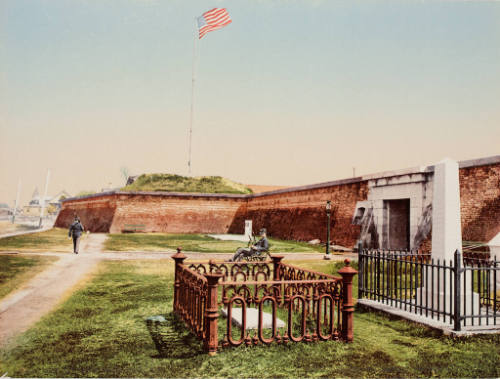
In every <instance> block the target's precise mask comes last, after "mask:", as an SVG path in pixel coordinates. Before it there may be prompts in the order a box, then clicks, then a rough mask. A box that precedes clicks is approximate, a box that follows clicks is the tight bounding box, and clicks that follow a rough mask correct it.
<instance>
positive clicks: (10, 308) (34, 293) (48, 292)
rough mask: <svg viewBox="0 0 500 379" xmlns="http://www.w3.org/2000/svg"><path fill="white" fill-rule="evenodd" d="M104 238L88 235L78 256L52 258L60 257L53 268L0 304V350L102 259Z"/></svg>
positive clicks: (64, 255) (59, 300) (59, 299)
mask: <svg viewBox="0 0 500 379" xmlns="http://www.w3.org/2000/svg"><path fill="white" fill-rule="evenodd" d="M106 238H107V236H106V235H105V234H90V235H87V236H86V237H85V238H84V239H83V240H82V243H81V247H80V251H81V253H80V254H78V255H76V254H68V253H66V254H64V253H61V254H53V255H57V256H58V257H59V259H58V260H57V261H56V262H55V263H54V264H52V265H51V266H50V267H49V268H48V269H46V270H45V271H43V272H41V273H40V274H38V275H37V276H35V277H34V278H33V279H32V280H31V281H29V282H28V283H27V284H26V285H25V286H24V287H23V288H21V289H20V290H19V291H16V292H14V293H12V294H11V295H10V296H7V297H6V298H5V299H3V300H2V301H0V346H2V345H5V344H7V343H8V342H9V341H10V340H11V339H12V337H14V336H15V335H17V334H19V333H22V332H23V331H25V330H27V329H28V328H29V327H30V326H31V325H32V324H33V323H35V322H36V321H38V320H39V319H40V318H41V317H43V316H44V315H45V314H46V313H48V312H49V311H50V310H51V309H52V308H54V307H55V306H56V305H57V304H58V303H60V302H61V301H62V300H64V299H65V297H66V296H69V294H71V292H72V291H71V290H72V288H73V287H74V286H75V285H76V284H78V282H80V281H81V280H82V279H83V278H84V277H85V275H87V274H89V273H90V272H91V271H92V269H93V268H94V267H95V266H96V263H97V262H98V261H100V260H101V259H102V254H100V252H101V251H102V244H103V243H104V241H105V240H106ZM51 255H52V254H51Z"/></svg>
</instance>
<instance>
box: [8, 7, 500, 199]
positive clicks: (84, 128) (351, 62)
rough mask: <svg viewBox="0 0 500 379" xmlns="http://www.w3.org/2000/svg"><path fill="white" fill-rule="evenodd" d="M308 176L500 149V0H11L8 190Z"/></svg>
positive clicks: (291, 181) (24, 194)
mask: <svg viewBox="0 0 500 379" xmlns="http://www.w3.org/2000/svg"><path fill="white" fill-rule="evenodd" d="M213 7H225V8H227V10H228V12H229V14H230V16H231V18H232V20H233V22H232V23H231V24H230V25H229V26H227V27H225V28H223V29H220V30H217V31H214V32H211V33H208V34H207V35H206V36H205V37H204V38H203V39H202V40H201V41H198V44H197V51H198V59H197V62H198V64H197V69H196V82H195V96H194V124H193V145H192V146H193V155H192V168H193V170H192V174H193V175H195V176H200V175H220V176H223V177H227V178H230V179H233V180H235V181H238V182H241V183H247V184H265V185H304V184H312V183H318V182H323V181H329V180H335V179H343V178H348V177H351V176H352V175H353V167H354V168H355V173H356V175H364V174H371V173H376V172H380V171H385V170H392V169H400V168H406V167H413V166H421V165H428V164H433V163H435V162H437V161H439V160H441V159H443V158H444V157H451V158H453V159H456V160H465V159H473V158H480V157H487V156H492V155H497V154H500V64H499V62H500V2H495V1H421V0H420V1H406V0H400V1H382V0H380V1H372V0H358V1H357V0H347V1H340V0H338V1H336V0H332V1H320V0H308V1H306V0H288V1H285V0H276V1H272V0H268V1H258V0H254V1H251V0H233V1H212V2H209V1H206V0H204V1H185V0H169V1H167V0H164V1H156V0H119V1H118V0H2V1H0V203H1V202H7V203H9V204H10V205H12V204H13V203H14V200H15V197H16V189H17V187H18V181H19V180H20V181H21V192H20V194H21V204H25V203H26V202H27V201H28V200H29V199H30V198H31V195H32V193H33V191H34V189H35V187H38V189H39V192H41V193H43V191H44V186H45V178H46V173H47V170H48V169H50V172H51V174H50V181H49V188H48V193H49V195H50V194H56V193H57V192H59V191H61V190H66V191H67V192H69V193H70V194H71V195H74V194H76V193H78V192H80V191H83V190H93V191H99V190H101V189H102V188H106V187H119V186H122V185H123V177H122V173H121V168H122V167H126V168H127V169H128V172H129V173H130V174H135V175H137V174H141V173H153V172H166V173H177V174H181V175H185V174H187V161H188V129H189V115H190V106H191V76H192V63H193V41H194V37H195V35H196V23H195V19H196V17H197V16H200V15H201V14H202V13H203V12H205V11H207V10H209V9H211V8H213Z"/></svg>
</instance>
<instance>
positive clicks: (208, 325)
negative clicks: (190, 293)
mask: <svg viewBox="0 0 500 379" xmlns="http://www.w3.org/2000/svg"><path fill="white" fill-rule="evenodd" d="M222 276H223V274H222V272H220V271H218V272H214V273H209V274H205V277H206V278H207V281H208V293H207V300H206V301H207V303H206V306H205V338H204V340H203V347H204V348H205V351H207V352H208V355H215V354H217V344H218V342H219V340H218V335H217V319H218V318H219V309H218V306H217V295H218V293H217V283H218V282H219V279H220V278H222Z"/></svg>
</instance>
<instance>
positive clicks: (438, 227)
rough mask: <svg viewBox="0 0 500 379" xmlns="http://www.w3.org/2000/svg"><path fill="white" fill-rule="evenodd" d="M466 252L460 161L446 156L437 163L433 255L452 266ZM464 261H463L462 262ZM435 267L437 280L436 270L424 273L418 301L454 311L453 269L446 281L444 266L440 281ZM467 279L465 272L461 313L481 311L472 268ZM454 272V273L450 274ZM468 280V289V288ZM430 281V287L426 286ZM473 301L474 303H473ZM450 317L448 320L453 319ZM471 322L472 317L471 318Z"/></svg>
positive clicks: (461, 281) (433, 213)
mask: <svg viewBox="0 0 500 379" xmlns="http://www.w3.org/2000/svg"><path fill="white" fill-rule="evenodd" d="M456 250H459V251H460V252H462V227H461V222H460V185H459V177H458V163H457V162H455V161H453V160H451V159H449V158H446V159H444V160H442V161H441V162H439V163H437V164H436V165H435V166H434V184H433V198H432V258H433V259H434V263H435V264H437V263H438V260H439V264H440V265H443V263H444V262H446V265H447V266H449V265H450V261H451V262H454V255H455V251H456ZM460 264H462V262H460ZM433 270H434V275H433V276H434V282H432V272H431V270H430V269H429V271H428V275H426V273H425V271H424V272H423V277H422V283H424V287H422V288H421V289H419V290H418V291H417V296H416V299H415V301H416V304H418V305H423V306H428V307H431V305H432V304H434V308H435V309H437V308H438V306H437V305H438V304H439V310H440V311H446V312H451V311H453V310H454V297H450V294H451V293H453V291H454V284H453V283H450V278H451V277H453V274H452V271H451V270H449V269H446V277H447V280H446V282H443V269H440V282H439V286H438V282H437V269H433ZM467 274H468V275H467V276H466V279H464V275H463V274H462V275H461V278H460V279H461V280H460V287H461V288H460V304H461V314H462V315H468V314H471V309H472V307H473V308H474V314H478V313H479V295H478V294H477V293H475V292H472V284H471V280H470V279H471V275H470V271H469V272H468V273H467ZM450 275H451V276H450ZM464 280H466V281H467V283H466V284H465V288H466V290H465V291H464ZM425 283H427V285H428V287H425ZM465 300H466V301H465ZM471 300H473V305H472V304H471ZM449 321H450V320H449V318H448V317H447V318H446V322H449ZM467 321H468V322H467V324H469V323H470V319H469V320H467Z"/></svg>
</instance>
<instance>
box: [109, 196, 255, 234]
mask: <svg viewBox="0 0 500 379" xmlns="http://www.w3.org/2000/svg"><path fill="white" fill-rule="evenodd" d="M116 196H117V200H116V201H117V210H116V213H115V218H114V220H113V224H112V226H111V228H110V232H111V233H120V232H121V231H122V230H123V229H126V225H127V224H143V225H144V226H145V231H147V232H169V233H227V232H228V230H229V227H230V225H231V223H232V221H233V219H234V218H235V215H236V213H237V212H238V209H239V208H240V207H242V206H243V207H244V205H245V203H246V199H245V198H240V199H239V198H226V197H198V196H189V195H186V196H169V195H163V196H158V195H138V194H136V195H124V194H120V195H116Z"/></svg>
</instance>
